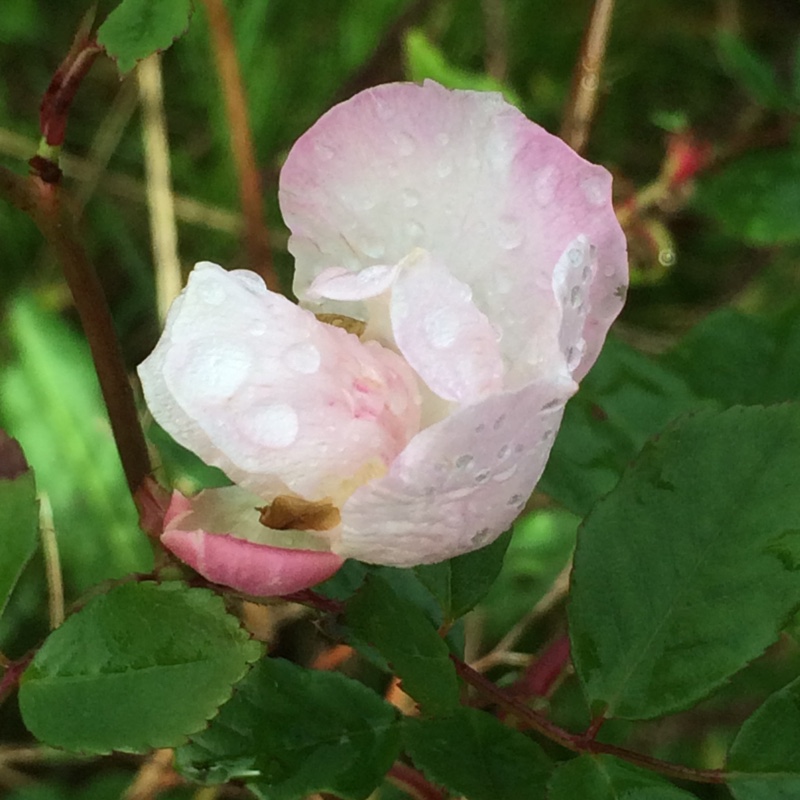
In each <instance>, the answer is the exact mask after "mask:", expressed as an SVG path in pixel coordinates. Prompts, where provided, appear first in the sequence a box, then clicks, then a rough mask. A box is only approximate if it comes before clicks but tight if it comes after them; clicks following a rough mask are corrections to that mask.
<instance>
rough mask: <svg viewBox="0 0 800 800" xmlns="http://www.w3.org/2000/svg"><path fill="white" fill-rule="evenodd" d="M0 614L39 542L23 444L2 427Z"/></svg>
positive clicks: (36, 510) (36, 511)
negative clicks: (9, 435)
mask: <svg viewBox="0 0 800 800" xmlns="http://www.w3.org/2000/svg"><path fill="white" fill-rule="evenodd" d="M0 542H2V547H3V556H2V558H0V614H2V613H3V611H4V610H5V607H6V603H8V598H9V597H10V596H11V592H13V591H14V587H15V586H16V585H17V581H18V580H19V576H20V575H21V574H22V570H23V569H24V568H25V565H26V564H27V563H28V562H29V561H30V560H31V558H32V557H33V554H34V553H35V552H36V546H37V544H38V543H39V504H38V503H37V501H36V484H35V483H34V480H33V472H31V471H30V469H29V468H28V465H27V463H26V462H25V457H24V456H23V454H22V448H21V447H20V446H19V444H18V443H17V442H16V441H15V440H14V439H11V438H10V437H8V436H6V434H5V433H3V431H0Z"/></svg>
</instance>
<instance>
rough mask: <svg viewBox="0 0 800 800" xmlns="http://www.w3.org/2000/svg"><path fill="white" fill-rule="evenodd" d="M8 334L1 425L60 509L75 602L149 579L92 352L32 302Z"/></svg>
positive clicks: (24, 302) (16, 307)
mask: <svg viewBox="0 0 800 800" xmlns="http://www.w3.org/2000/svg"><path fill="white" fill-rule="evenodd" d="M2 333H3V334H4V335H5V336H6V337H7V338H8V340H9V341H10V343H11V344H12V345H13V347H14V349H15V351H16V356H17V359H16V362H15V363H12V364H10V365H8V366H4V368H3V369H2V370H0V418H1V419H2V424H3V427H5V428H6V430H8V431H9V432H11V433H13V435H14V436H15V437H16V438H17V439H18V440H19V442H20V444H21V445H22V447H23V449H24V451H25V454H26V456H27V459H28V461H29V463H30V464H31V466H32V467H33V469H34V471H35V473H36V484H37V488H38V490H39V491H41V492H46V493H47V496H48V497H49V499H50V502H51V504H52V507H53V520H54V523H55V529H56V534H57V537H58V546H59V553H60V556H61V564H62V568H63V571H64V577H65V580H66V582H67V592H68V595H74V594H77V593H79V592H83V591H84V590H86V589H88V588H89V587H90V586H92V585H94V584H96V583H98V582H100V581H102V580H105V579H108V578H119V577H122V576H123V575H125V574H127V573H129V572H147V571H149V570H151V569H152V568H153V567H152V564H153V556H152V550H151V548H150V545H149V543H148V541H147V538H146V537H145V535H144V534H143V533H142V532H141V530H140V529H139V524H138V516H137V513H136V508H135V506H134V505H133V501H132V500H131V496H130V492H129V491H128V487H127V485H126V483H125V477H124V475H123V472H122V467H121V465H120V461H119V455H118V454H117V449H116V447H115V445H114V438H113V436H112V435H111V427H110V425H109V423H108V417H107V415H106V411H105V406H104V405H103V401H102V399H101V396H100V390H99V387H98V385H97V377H96V375H95V372H94V367H93V366H92V359H91V356H90V355H89V349H88V347H87V345H86V343H85V342H84V341H83V340H82V338H81V337H80V336H79V335H77V334H76V333H75V332H74V331H73V330H72V329H71V328H70V327H68V326H67V325H66V324H65V323H63V322H62V321H61V320H60V319H58V318H57V317H56V316H55V315H54V314H52V313H48V312H46V311H45V310H44V309H42V308H41V307H40V306H39V304H38V303H36V302H35V301H34V300H33V298H30V297H26V296H22V297H18V298H16V299H15V300H14V302H13V303H12V304H11V305H10V308H9V311H8V314H7V316H6V318H5V325H4V330H3V331H2Z"/></svg>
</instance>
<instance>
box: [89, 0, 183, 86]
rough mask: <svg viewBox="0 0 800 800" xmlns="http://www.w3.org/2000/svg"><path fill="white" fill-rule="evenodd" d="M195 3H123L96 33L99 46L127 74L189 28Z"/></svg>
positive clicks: (143, 0) (172, 0) (156, 0)
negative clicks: (138, 62) (138, 63)
mask: <svg viewBox="0 0 800 800" xmlns="http://www.w3.org/2000/svg"><path fill="white" fill-rule="evenodd" d="M191 15H192V0H122V2H121V3H120V4H119V5H118V6H117V7H116V8H115V9H114V10H113V11H112V12H111V13H110V14H109V15H108V17H107V18H106V21H105V22H104V23H103V24H102V25H101V26H100V28H99V29H98V31H97V42H98V44H100V45H101V46H102V47H104V48H105V50H106V52H107V53H108V55H109V56H111V58H113V59H114V60H115V61H116V62H117V66H118V67H119V70H120V72H123V73H124V72H128V71H129V70H132V69H133V68H134V67H135V66H136V62H137V61H141V60H142V59H143V58H147V56H149V55H151V54H152V53H160V52H162V51H163V50H166V49H167V48H168V47H169V46H170V45H171V44H172V43H173V42H174V41H175V40H176V39H178V38H179V37H180V36H182V35H183V34H184V33H185V32H186V29H187V28H188V27H189V18H190V17H191Z"/></svg>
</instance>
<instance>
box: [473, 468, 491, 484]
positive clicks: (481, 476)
mask: <svg viewBox="0 0 800 800" xmlns="http://www.w3.org/2000/svg"><path fill="white" fill-rule="evenodd" d="M491 477H492V473H491V472H490V471H489V470H488V469H484V470H481V471H480V472H476V473H475V483H478V484H481V483H486V481H488V480H489V478H491Z"/></svg>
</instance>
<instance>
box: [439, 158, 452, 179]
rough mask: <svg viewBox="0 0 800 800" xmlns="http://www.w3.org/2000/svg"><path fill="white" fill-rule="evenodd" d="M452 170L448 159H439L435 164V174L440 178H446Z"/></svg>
mask: <svg viewBox="0 0 800 800" xmlns="http://www.w3.org/2000/svg"><path fill="white" fill-rule="evenodd" d="M452 171H453V165H452V164H451V163H450V162H449V161H440V162H439V163H438V164H437V165H436V174H437V175H438V176H439V177H440V178H446V177H447V176H448V175H449V174H450V173H451V172H452Z"/></svg>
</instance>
